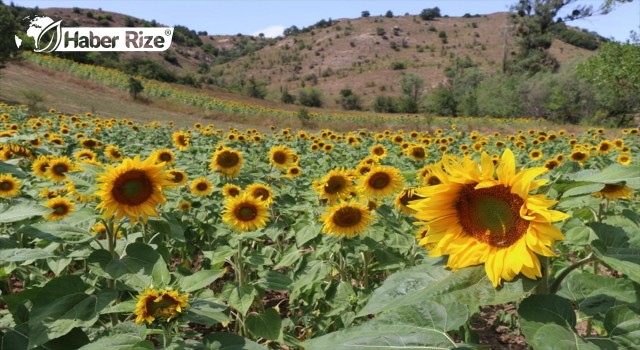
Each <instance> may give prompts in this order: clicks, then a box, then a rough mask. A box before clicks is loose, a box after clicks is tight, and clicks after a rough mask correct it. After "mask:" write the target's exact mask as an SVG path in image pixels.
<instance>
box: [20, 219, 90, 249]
mask: <svg viewBox="0 0 640 350" xmlns="http://www.w3.org/2000/svg"><path fill="white" fill-rule="evenodd" d="M18 232H20V233H24V234H25V235H27V236H29V237H33V238H37V239H42V240H45V241H50V242H57V243H71V244H79V243H86V242H89V241H92V240H94V239H95V237H94V236H93V235H91V234H90V233H89V232H87V231H86V230H83V229H80V228H77V227H73V226H69V225H65V224H61V223H57V222H48V221H47V222H40V223H37V224H34V225H30V226H24V227H21V228H20V229H19V230H18Z"/></svg>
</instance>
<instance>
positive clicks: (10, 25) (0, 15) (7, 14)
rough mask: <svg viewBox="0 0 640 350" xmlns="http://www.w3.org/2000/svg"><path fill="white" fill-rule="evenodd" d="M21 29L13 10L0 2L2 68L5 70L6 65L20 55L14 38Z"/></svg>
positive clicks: (0, 56)
mask: <svg viewBox="0 0 640 350" xmlns="http://www.w3.org/2000/svg"><path fill="white" fill-rule="evenodd" d="M19 27H20V26H19V24H18V21H17V20H16V18H15V16H14V15H13V14H12V13H11V10H10V9H9V8H8V7H7V6H5V5H4V4H3V3H2V1H0V33H2V35H0V68H4V66H5V63H6V62H7V61H9V60H11V59H13V58H15V57H16V56H17V55H18V53H19V50H18V47H17V46H16V43H15V37H14V35H16V34H17V32H18V29H19Z"/></svg>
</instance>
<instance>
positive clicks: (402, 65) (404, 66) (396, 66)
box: [391, 61, 407, 70]
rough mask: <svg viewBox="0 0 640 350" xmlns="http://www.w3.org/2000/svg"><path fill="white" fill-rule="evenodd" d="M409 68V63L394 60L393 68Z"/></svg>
mask: <svg viewBox="0 0 640 350" xmlns="http://www.w3.org/2000/svg"><path fill="white" fill-rule="evenodd" d="M406 68H407V64H406V63H404V62H398V61H396V62H392V63H391V69H393V70H402V69H406Z"/></svg>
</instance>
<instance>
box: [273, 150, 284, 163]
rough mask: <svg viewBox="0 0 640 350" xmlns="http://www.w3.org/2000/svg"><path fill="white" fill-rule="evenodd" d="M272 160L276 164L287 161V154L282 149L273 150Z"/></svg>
mask: <svg viewBox="0 0 640 350" xmlns="http://www.w3.org/2000/svg"><path fill="white" fill-rule="evenodd" d="M273 161H274V162H275V163H277V164H284V163H286V162H287V154H286V153H284V152H282V151H277V152H274V153H273Z"/></svg>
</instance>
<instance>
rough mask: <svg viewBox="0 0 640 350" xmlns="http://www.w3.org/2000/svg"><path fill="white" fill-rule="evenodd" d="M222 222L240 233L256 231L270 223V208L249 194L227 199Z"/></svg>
mask: <svg viewBox="0 0 640 350" xmlns="http://www.w3.org/2000/svg"><path fill="white" fill-rule="evenodd" d="M222 221H224V222H226V223H227V224H228V225H229V226H231V227H232V228H233V229H234V230H235V231H238V232H245V231H254V230H257V229H259V228H262V227H265V226H266V225H267V222H269V207H268V205H267V204H266V203H265V202H263V201H261V200H259V199H256V198H254V197H253V196H251V195H250V194H249V193H243V194H241V195H239V196H236V197H227V199H226V200H225V203H224V210H223V212H222Z"/></svg>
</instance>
